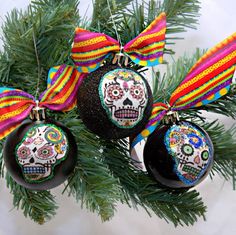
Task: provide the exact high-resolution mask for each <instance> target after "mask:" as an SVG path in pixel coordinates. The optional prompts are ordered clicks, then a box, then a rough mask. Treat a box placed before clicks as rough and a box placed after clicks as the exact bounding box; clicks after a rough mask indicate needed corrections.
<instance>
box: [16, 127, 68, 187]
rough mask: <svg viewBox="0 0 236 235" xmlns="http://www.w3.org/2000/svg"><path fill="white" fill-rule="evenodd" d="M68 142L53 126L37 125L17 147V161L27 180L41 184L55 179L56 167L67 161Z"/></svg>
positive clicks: (59, 129)
mask: <svg viewBox="0 0 236 235" xmlns="http://www.w3.org/2000/svg"><path fill="white" fill-rule="evenodd" d="M67 152H68V140H67V137H66V134H65V133H64V132H63V131H62V129H61V128H59V127H57V126H56V125H53V124H36V125H35V126H33V127H32V128H30V129H29V130H28V131H27V132H26V134H25V137H24V138H23V140H22V141H21V142H20V143H19V144H18V145H17V146H16V160H17V163H18V164H19V165H20V167H21V170H22V174H23V176H24V178H25V180H26V181H27V182H29V183H37V182H38V183H39V182H42V181H45V180H48V179H50V178H52V177H53V175H54V174H53V170H54V167H55V166H56V165H58V164H59V163H60V162H62V161H63V160H65V159H66V156H67Z"/></svg>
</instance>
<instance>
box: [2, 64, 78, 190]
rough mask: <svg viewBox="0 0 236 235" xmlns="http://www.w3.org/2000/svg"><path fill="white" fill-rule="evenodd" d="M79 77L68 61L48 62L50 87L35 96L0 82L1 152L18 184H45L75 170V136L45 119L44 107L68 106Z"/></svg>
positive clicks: (54, 182)
mask: <svg viewBox="0 0 236 235" xmlns="http://www.w3.org/2000/svg"><path fill="white" fill-rule="evenodd" d="M82 78H83V75H81V74H80V73H79V72H78V71H77V70H76V69H74V68H73V67H72V66H67V65H61V66H57V67H53V68H51V70H50V71H49V74H48V88H47V89H46V90H45V91H44V92H43V93H42V94H41V95H40V99H39V101H38V100H36V99H35V98H34V97H33V96H32V95H30V94H28V93H26V92H24V91H21V90H18V89H12V88H7V87H1V88H0V103H1V107H0V117H1V118H0V138H1V139H2V138H3V137H5V136H7V139H6V141H5V144H4V148H3V157H4V161H5V165H6V168H7V170H8V171H9V173H10V175H11V176H12V177H13V179H14V180H15V181H16V182H17V183H18V184H20V185H23V186H24V187H26V188H29V189H34V190H47V189H51V188H53V187H56V186H58V185H59V184H61V183H63V182H64V181H65V180H66V179H67V177H68V176H69V175H70V173H71V172H72V171H73V169H74V167H75V164H76V159H77V154H76V153H77V145H76V142H75V139H74V137H73V135H72V133H71V132H70V130H69V129H68V128H67V127H65V126H64V125H62V124H61V123H59V122H55V121H53V120H50V119H48V118H47V117H46V113H45V109H46V108H48V109H50V110H55V111H69V110H71V109H72V108H73V107H74V106H75V105H76V94H77V90H78V87H79V84H80V82H81V79H82ZM28 116H30V119H26V118H27V117H28ZM25 119H26V120H25Z"/></svg>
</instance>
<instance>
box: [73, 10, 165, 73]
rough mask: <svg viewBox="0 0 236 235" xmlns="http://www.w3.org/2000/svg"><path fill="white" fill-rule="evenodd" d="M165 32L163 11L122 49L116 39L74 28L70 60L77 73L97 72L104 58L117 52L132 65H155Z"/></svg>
mask: <svg viewBox="0 0 236 235" xmlns="http://www.w3.org/2000/svg"><path fill="white" fill-rule="evenodd" d="M165 32H166V15H165V13H164V12H163V13H161V14H160V15H159V16H158V17H157V18H156V19H155V20H154V21H153V22H152V23H151V24H150V25H149V26H148V27H147V28H146V29H145V30H144V31H143V32H142V33H141V34H140V35H138V36H137V37H136V38H134V39H133V40H131V41H130V42H128V43H127V44H126V45H125V46H124V47H123V48H122V47H121V45H120V44H119V42H118V41H117V40H115V39H113V38H111V37H109V36H108V35H106V34H104V33H95V32H90V31H88V30H85V29H81V28H76V30H75V37H74V43H73V46H72V52H71V58H72V59H73V61H74V64H75V65H76V66H77V67H78V68H77V69H78V71H79V72H83V73H90V72H92V71H94V70H96V69H98V68H99V67H100V65H101V64H102V63H103V61H104V60H105V59H106V58H107V57H108V56H110V55H111V54H112V53H119V52H121V51H122V53H123V54H124V55H127V56H128V57H129V58H130V59H131V60H132V61H133V62H134V63H136V64H139V65H142V66H155V65H157V64H159V63H162V61H163V52H164V46H165Z"/></svg>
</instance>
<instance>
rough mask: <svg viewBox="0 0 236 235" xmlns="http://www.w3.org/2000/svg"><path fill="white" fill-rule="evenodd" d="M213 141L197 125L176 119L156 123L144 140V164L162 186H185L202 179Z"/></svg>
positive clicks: (211, 155)
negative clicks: (155, 127)
mask: <svg viewBox="0 0 236 235" xmlns="http://www.w3.org/2000/svg"><path fill="white" fill-rule="evenodd" d="M213 154H214V149H213V144H212V142H211V139H210V137H209V136H208V134H207V133H206V132H205V131H204V130H203V129H202V128H200V127H199V126H197V125H195V124H193V123H190V122H186V121H180V122H177V123H176V124H173V125H164V124H162V125H160V126H159V127H158V128H157V129H156V130H155V132H153V133H152V134H151V135H150V136H149V137H148V139H147V142H146V144H145V147H144V164H145V166H146V169H147V171H148V172H149V174H150V175H151V176H152V177H154V178H155V180H157V181H158V182H159V183H161V184H162V185H163V186H167V187H170V188H189V187H193V186H195V185H197V184H198V183H200V182H201V181H202V180H203V179H205V178H206V176H207V175H208V173H209V172H210V170H211V167H212V164H213Z"/></svg>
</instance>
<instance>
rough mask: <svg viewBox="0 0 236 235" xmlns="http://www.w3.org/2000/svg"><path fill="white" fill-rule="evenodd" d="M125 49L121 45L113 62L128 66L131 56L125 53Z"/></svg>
mask: <svg viewBox="0 0 236 235" xmlns="http://www.w3.org/2000/svg"><path fill="white" fill-rule="evenodd" d="M123 49H124V48H123V47H122V46H121V49H120V52H119V53H117V54H115V56H114V58H113V60H112V64H118V65H119V66H120V67H122V65H124V66H125V67H127V66H128V63H129V58H128V56H127V55H125V54H124V52H123Z"/></svg>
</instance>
